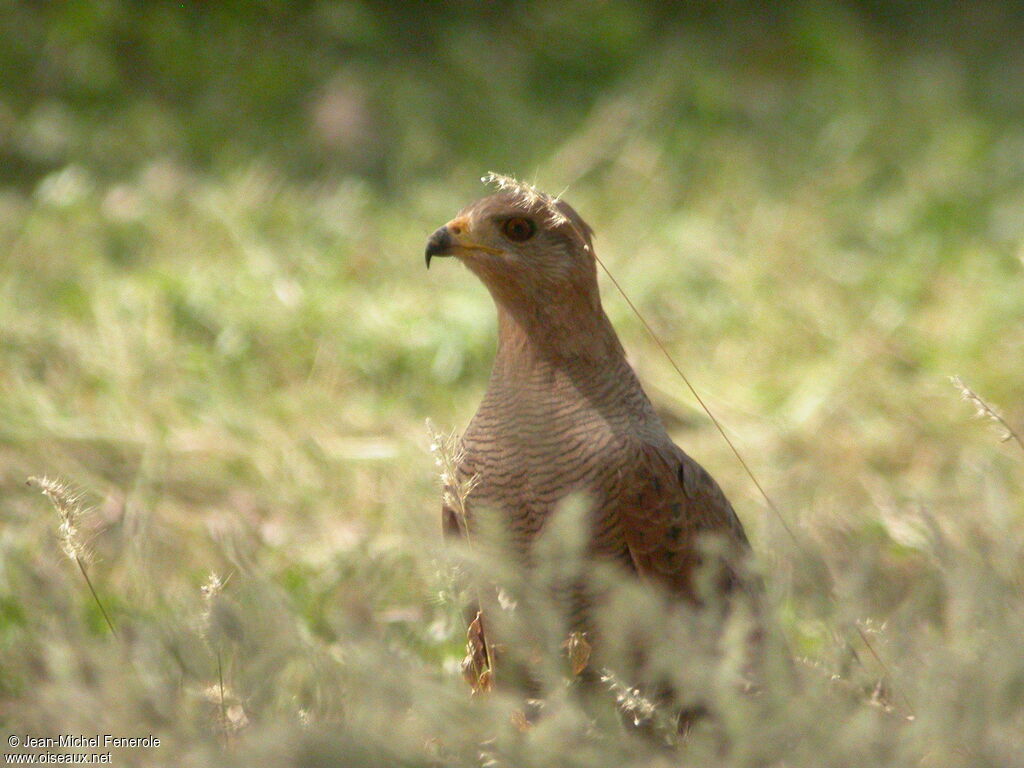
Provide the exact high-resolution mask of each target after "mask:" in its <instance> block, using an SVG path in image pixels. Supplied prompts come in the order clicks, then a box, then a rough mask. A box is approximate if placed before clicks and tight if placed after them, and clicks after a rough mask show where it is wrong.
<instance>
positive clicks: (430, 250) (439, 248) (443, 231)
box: [425, 224, 453, 269]
mask: <svg viewBox="0 0 1024 768" xmlns="http://www.w3.org/2000/svg"><path fill="white" fill-rule="evenodd" d="M452 245H453V242H452V233H451V232H450V231H449V230H448V225H447V224H445V225H444V226H443V227H441V228H440V229H438V230H437V231H435V232H434V234H432V235H431V236H430V238H429V239H428V240H427V250H426V253H425V257H426V261H427V269H430V260H431V259H432V258H434V257H435V256H451V255H452V253H451V248H452Z"/></svg>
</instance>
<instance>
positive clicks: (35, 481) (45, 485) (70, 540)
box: [28, 475, 117, 637]
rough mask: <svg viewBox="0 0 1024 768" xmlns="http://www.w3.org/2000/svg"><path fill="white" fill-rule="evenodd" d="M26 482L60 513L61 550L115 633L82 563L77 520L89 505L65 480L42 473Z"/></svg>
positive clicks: (84, 552)
mask: <svg viewBox="0 0 1024 768" xmlns="http://www.w3.org/2000/svg"><path fill="white" fill-rule="evenodd" d="M28 484H29V486H31V487H33V488H38V489H39V491H40V492H41V493H42V494H43V495H44V496H45V497H46V498H47V499H49V500H50V503H51V504H52V505H53V508H54V509H55V510H57V514H58V515H59V516H60V527H59V528H58V530H57V534H58V536H59V537H60V544H61V549H62V550H64V554H65V555H67V557H68V559H69V560H71V561H73V562H74V563H75V564H76V565H77V566H78V570H79V571H80V572H81V573H82V578H83V579H85V585H86V586H87V587H88V588H89V593H90V594H91V595H92V599H93V601H94V602H95V603H96V607H97V608H99V611H100V614H101V615H102V616H103V620H104V621H105V622H106V624H107V626H108V627H109V628H110V634H112V635H113V636H114V637H117V629H115V628H114V622H113V621H111V619H110V614H108V613H107V609H106V608H104V607H103V602H102V601H101V600H100V596H99V595H98V594H97V593H96V588H95V587H93V585H92V579H90V578H89V572H88V570H87V569H86V567H85V564H86V563H87V562H88V560H89V550H88V548H87V547H86V545H85V541H84V539H83V535H82V532H81V529H80V528H79V527H78V524H79V522H80V521H81V520H82V518H83V517H85V515H87V514H88V513H89V508H88V507H86V506H85V504H84V501H83V497H82V494H81V493H80V492H79V491H76V490H74V489H73V488H72V487H71V486H70V485H68V484H67V483H65V482H63V481H61V480H56V479H54V478H51V477H46V476H45V475H44V476H42V477H36V476H33V477H30V478H29V479H28Z"/></svg>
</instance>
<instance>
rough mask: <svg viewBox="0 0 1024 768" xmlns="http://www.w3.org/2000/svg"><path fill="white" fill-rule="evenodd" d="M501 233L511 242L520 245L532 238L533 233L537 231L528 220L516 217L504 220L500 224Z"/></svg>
mask: <svg viewBox="0 0 1024 768" xmlns="http://www.w3.org/2000/svg"><path fill="white" fill-rule="evenodd" d="M501 231H502V233H503V234H504V235H505V237H507V238H508V239H509V240H511V241H512V242H514V243H521V242H523V241H524V240H529V239H530V238H531V237H533V233H534V232H536V231H537V228H536V227H535V226H534V225H533V222H532V221H530V220H529V219H524V218H521V217H519V216H516V217H514V218H511V219H505V221H504V222H502V224H501Z"/></svg>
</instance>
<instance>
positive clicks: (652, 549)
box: [619, 444, 749, 600]
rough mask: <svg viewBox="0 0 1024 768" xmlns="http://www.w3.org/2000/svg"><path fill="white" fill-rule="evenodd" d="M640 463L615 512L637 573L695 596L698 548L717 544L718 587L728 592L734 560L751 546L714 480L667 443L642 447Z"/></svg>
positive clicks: (734, 576)
mask: <svg viewBox="0 0 1024 768" xmlns="http://www.w3.org/2000/svg"><path fill="white" fill-rule="evenodd" d="M638 464H639V469H638V471H637V475H636V477H635V481H636V485H634V489H635V490H634V492H633V493H632V494H631V495H630V497H629V499H628V501H627V503H625V504H623V506H622V508H621V509H620V510H619V519H620V522H621V526H622V531H623V535H624V536H625V539H626V543H627V545H628V547H629V552H630V555H631V557H632V559H633V565H634V567H635V568H636V570H637V573H639V574H640V575H641V576H643V577H645V578H651V579H654V580H655V581H657V582H660V583H662V584H664V585H665V586H667V587H668V588H669V589H670V590H672V591H673V592H676V593H678V594H682V595H684V596H686V597H688V598H689V599H693V600H695V599H697V595H696V591H695V586H696V585H695V582H694V577H695V576H696V570H697V568H698V567H699V566H700V565H701V559H702V552H704V551H707V550H708V547H709V545H710V546H716V545H717V546H718V548H719V549H720V550H722V553H723V555H724V557H723V559H722V571H721V574H720V577H719V588H720V589H722V590H723V591H730V590H732V589H733V588H734V587H735V586H737V584H738V583H739V581H740V579H739V576H738V571H737V569H736V567H735V566H736V563H737V561H736V558H737V557H742V556H743V555H744V554H745V553H746V551H747V550H748V549H749V544H748V542H747V536H746V534H745V533H744V531H743V525H742V524H741V523H740V521H739V518H738V517H736V513H735V511H733V508H732V505H731V504H730V503H729V500H728V499H726V498H725V494H724V493H722V489H721V488H719V487H718V483H716V482H715V481H714V479H713V478H712V477H711V475H709V474H708V473H707V472H706V471H705V469H704V468H703V467H702V466H700V464H698V463H697V462H696V461H694V460H693V459H691V458H690V457H689V456H687V455H686V454H685V453H683V451H682V450H680V449H679V448H678V447H676V446H675V445H671V444H669V445H668V446H665V447H661V446H653V445H644V446H643V447H642V448H641V456H640V461H639V462H638ZM713 537H716V538H718V539H719V540H720V541H718V542H713V543H712V542H709V541H708V539H710V538H713Z"/></svg>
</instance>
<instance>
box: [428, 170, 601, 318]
mask: <svg viewBox="0 0 1024 768" xmlns="http://www.w3.org/2000/svg"><path fill="white" fill-rule="evenodd" d="M591 237H592V231H591V229H590V227H589V226H588V225H587V223H586V222H585V221H583V219H581V218H580V216H579V214H578V213H576V211H574V210H573V209H572V207H571V206H570V205H569V204H568V203H566V202H564V201H563V200H559V199H557V198H554V197H551V196H550V195H546V194H544V193H543V192H538V191H537V190H535V189H533V188H532V187H529V186H527V185H523V184H518V183H517V184H516V185H515V186H510V187H508V188H504V189H502V190H501V191H499V192H497V193H495V194H493V195H489V196H487V197H484V198H482V199H480V200H478V201H476V202H475V203H473V204H471V205H469V206H467V207H466V208H464V209H462V211H460V212H459V214H458V215H457V216H456V217H455V218H454V219H452V220H451V221H449V222H448V223H447V224H445V225H444V226H443V227H441V228H440V229H438V230H437V231H436V232H434V234H432V235H431V236H430V239H429V240H428V241H427V249H426V261H427V267H429V266H430V261H431V259H433V258H434V257H436V256H455V257H457V258H458V259H459V260H460V261H462V263H463V264H465V265H466V266H467V267H469V269H470V270H472V271H473V272H474V273H475V274H476V275H477V276H478V277H479V278H480V279H481V280H482V281H483V283H484V285H486V286H487V288H488V289H489V290H490V292H491V294H492V295H493V296H494V298H495V301H497V302H498V303H499V304H500V305H502V306H505V307H509V308H515V307H519V308H533V309H536V308H538V307H542V306H550V305H551V304H552V303H554V304H563V303H564V302H566V301H572V302H574V303H578V302H580V301H581V300H582V301H583V302H584V303H585V304H587V305H590V306H592V307H600V300H599V299H598V294H597V274H596V268H595V261H594V255H593V246H592V242H591Z"/></svg>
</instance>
